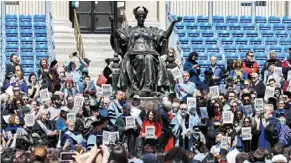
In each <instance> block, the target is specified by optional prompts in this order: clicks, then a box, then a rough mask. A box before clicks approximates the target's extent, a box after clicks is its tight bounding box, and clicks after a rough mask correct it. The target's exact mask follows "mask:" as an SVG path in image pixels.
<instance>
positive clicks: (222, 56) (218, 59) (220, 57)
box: [209, 52, 224, 61]
mask: <svg viewBox="0 0 291 163" xmlns="http://www.w3.org/2000/svg"><path fill="white" fill-rule="evenodd" d="M211 56H215V57H216V58H217V61H221V60H224V55H223V54H222V53H219V52H215V53H213V54H211V53H210V54H209V58H210V57H211Z"/></svg>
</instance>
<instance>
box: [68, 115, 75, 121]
mask: <svg viewBox="0 0 291 163" xmlns="http://www.w3.org/2000/svg"><path fill="white" fill-rule="evenodd" d="M67 121H72V122H76V113H67Z"/></svg>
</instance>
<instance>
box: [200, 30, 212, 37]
mask: <svg viewBox="0 0 291 163" xmlns="http://www.w3.org/2000/svg"><path fill="white" fill-rule="evenodd" d="M200 33H201V36H202V37H214V33H213V31H212V30H203V31H200Z"/></svg>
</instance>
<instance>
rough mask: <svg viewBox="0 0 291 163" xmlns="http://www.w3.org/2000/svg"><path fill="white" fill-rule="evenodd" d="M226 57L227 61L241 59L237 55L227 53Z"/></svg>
mask: <svg viewBox="0 0 291 163" xmlns="http://www.w3.org/2000/svg"><path fill="white" fill-rule="evenodd" d="M224 57H225V59H233V60H237V59H239V56H238V55H237V54H236V53H225V54H224Z"/></svg>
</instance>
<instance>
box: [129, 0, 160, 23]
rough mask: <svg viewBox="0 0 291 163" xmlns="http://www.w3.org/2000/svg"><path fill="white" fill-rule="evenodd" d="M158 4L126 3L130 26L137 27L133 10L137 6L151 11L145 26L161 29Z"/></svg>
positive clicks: (152, 2)
mask: <svg viewBox="0 0 291 163" xmlns="http://www.w3.org/2000/svg"><path fill="white" fill-rule="evenodd" d="M158 3H159V2H157V1H126V2H125V14H126V17H127V21H128V25H129V26H135V25H136V24H137V23H136V20H135V16H134V14H133V9H134V8H136V7H137V6H141V7H142V6H144V7H145V8H147V9H148V10H149V13H148V15H147V19H146V21H145V25H146V26H155V27H160V23H159V22H158Z"/></svg>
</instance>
